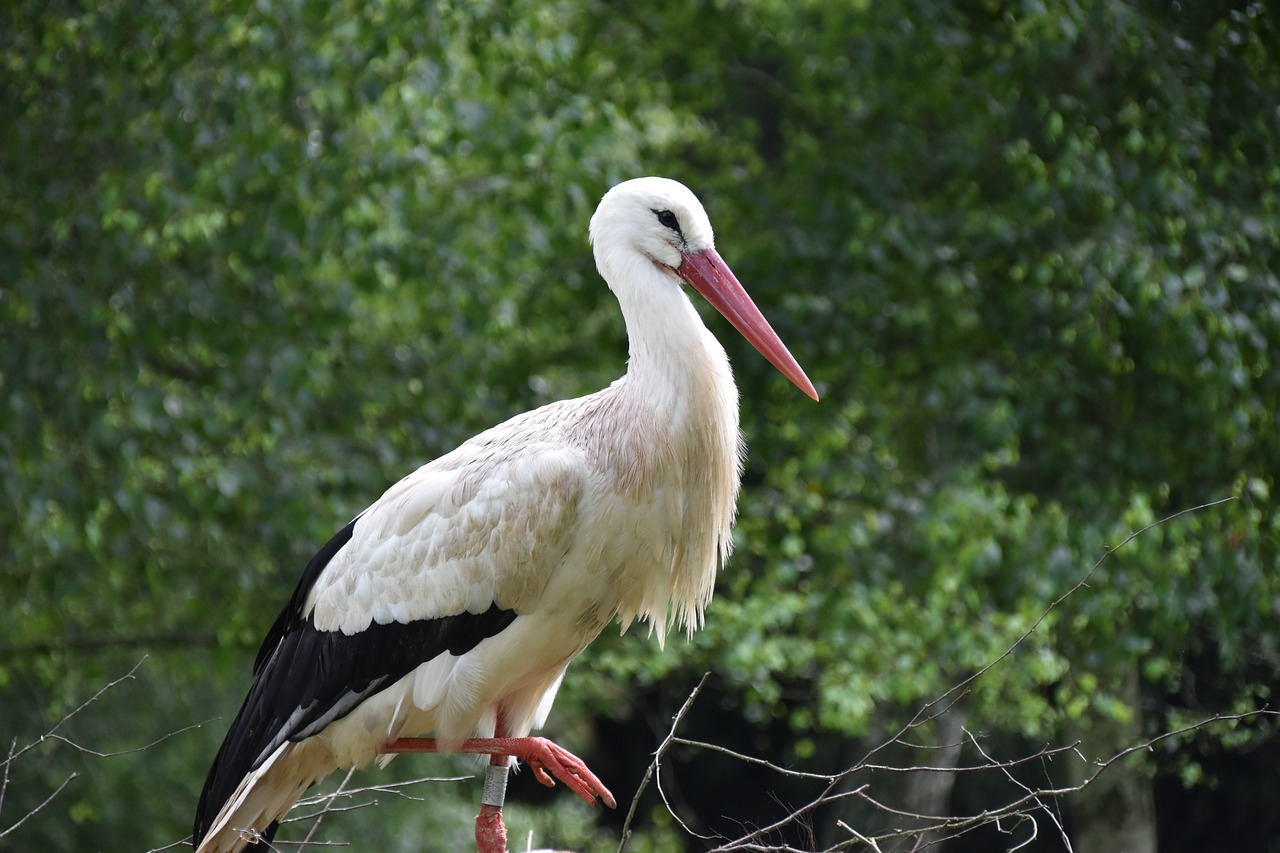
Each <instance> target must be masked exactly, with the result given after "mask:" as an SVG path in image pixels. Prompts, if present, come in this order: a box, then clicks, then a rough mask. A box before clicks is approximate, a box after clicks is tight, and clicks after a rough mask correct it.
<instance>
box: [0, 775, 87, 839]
mask: <svg viewBox="0 0 1280 853" xmlns="http://www.w3.org/2000/svg"><path fill="white" fill-rule="evenodd" d="M79 777H80V774H79V773H72V774H71V775H70V776H68V777H67V778H66V779H65V780H63V782H62V784H61V785H59V786H58V787H57V788H56V789H55V790H54V792H53V793H52V794H50V795H49V796H47V797H45V798H44V802H42V803H40V805H38V806H36V807H35V808H34V809H32V810H31V811H29V812H27V813H26V814H24V815H23V816H22V817H20V818H18V822H17V823H15V824H14V825H13V826H11V827H9V828H8V829H5V830H2V831H0V838H4V837H5V836H6V835H8V834H9V833H11V832H13V831H14V830H15V829H17V828H18V827H20V826H22V825H23V824H24V823H26V822H27V821H28V820H30V819H31V818H33V817H35V816H36V815H37V814H39V813H40V812H41V810H43V809H44V807H45V806H47V805H49V803H51V802H53V800H54V798H55V797H57V796H58V795H59V794H61V793H62V791H63V789H64V788H66V787H67V786H68V785H70V784H71V782H72V781H73V780H75V779H78V778H79Z"/></svg>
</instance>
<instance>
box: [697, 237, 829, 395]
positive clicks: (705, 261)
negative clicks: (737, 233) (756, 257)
mask: <svg viewBox="0 0 1280 853" xmlns="http://www.w3.org/2000/svg"><path fill="white" fill-rule="evenodd" d="M676 273H677V274H678V275H679V276H680V277H681V278H683V279H684V280H685V281H687V282H689V284H690V285H691V286H692V287H693V289H694V290H696V291H698V292H699V293H701V294H702V295H703V297H704V298H705V299H706V300H707V301H708V302H710V303H711V304H712V306H713V307H714V308H715V309H716V310H717V311H719V312H720V313H721V314H723V315H724V318H725V319H726V320H728V321H729V322H730V323H732V324H733V327H734V328H735V329H737V330H738V331H739V332H741V333H742V336H743V337H744V338H746V339H747V340H748V341H750V342H751V345H752V346H753V347H755V348H756V349H758V350H759V351H760V354H761V355H763V356H764V357H765V358H767V359H769V363H770V364H772V365H773V366H774V367H776V368H778V370H779V371H780V372H781V373H782V375H783V376H785V377H787V378H788V379H790V380H791V382H792V384H794V385H795V386H796V387H797V388H799V389H800V390H801V391H803V392H804V393H806V394H808V395H809V396H810V397H812V398H813V399H814V400H817V399H818V392H817V391H815V390H814V388H813V383H812V382H810V381H809V377H807V376H805V375H804V371H803V370H801V369H800V365H799V364H798V363H797V362H796V360H795V358H794V357H793V356H792V355H791V353H790V352H788V351H787V347H786V345H785V344H783V343H782V340H781V339H780V338H779V337H778V334H777V332H775V331H774V330H773V327H772V326H770V325H769V321H768V320H766V319H765V318H764V315H763V314H761V313H760V309H759V308H757V307H756V304H755V303H754V302H752V301H751V297H750V296H748V295H747V292H746V291H745V290H743V289H742V285H741V284H739V283H738V279H737V278H736V277H735V276H734V274H733V271H732V270H730V269H729V267H728V265H727V264H725V262H724V261H723V260H722V259H721V258H720V254H719V253H718V252H716V250H715V249H703V250H702V251H699V252H689V253H687V254H685V255H684V260H682V261H681V262H680V266H679V268H677V269H676Z"/></svg>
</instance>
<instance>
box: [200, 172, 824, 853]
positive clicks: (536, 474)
mask: <svg viewBox="0 0 1280 853" xmlns="http://www.w3.org/2000/svg"><path fill="white" fill-rule="evenodd" d="M590 237H591V242H592V244H593V246H594V251H595V260H596V267H597V269H599V271H600V275H601V276H602V277H603V278H604V280H605V281H606V282H607V283H608V285H609V287H610V288H611V289H612V290H613V292H614V294H615V295H616V296H617V298H618V302H619V304H620V305H621V307H622V313H623V316H624V317H625V319H626V326H627V334H628V336H629V339H630V358H629V360H628V363H627V372H626V375H625V376H623V377H622V378H621V379H619V380H617V381H616V382H614V383H613V384H612V385H610V386H609V387H608V388H606V389H604V390H603V391H599V392H597V393H595V394H591V395H588V396H586V397H581V398H578V399H574V400H562V401H560V402H556V403H551V404H550V405H547V406H543V407H542V408H540V409H536V410H534V411H531V412H526V413H524V414H522V415H519V416H517V417H514V418H512V419H511V420H509V421H507V422H506V423H504V424H501V425H499V426H496V427H494V428H492V429H490V430H487V431H486V432H483V433H481V434H480V435H477V436H476V437H475V438H473V439H471V440H470V441H467V442H466V443H464V444H463V445H461V446H460V447H458V448H457V449H456V450H454V451H453V452H452V453H449V454H446V455H445V456H442V457H440V458H438V459H436V460H435V461H433V462H431V463H429V464H427V465H424V466H423V467H421V468H419V469H418V470H417V471H415V472H413V473H412V474H410V475H409V476H407V477H405V478H404V479H403V480H401V481H400V482H398V483H396V484H395V485H394V486H392V487H391V488H389V489H388V490H387V491H386V493H385V494H383V495H382V497H380V498H379V499H378V500H377V501H376V502H375V503H374V504H373V505H372V506H370V507H369V508H368V509H366V510H365V511H364V512H362V513H360V515H358V516H357V517H356V518H355V519H354V520H353V521H352V522H351V523H350V524H348V525H347V526H346V527H344V528H343V529H342V530H341V531H340V532H339V533H338V534H337V535H336V536H334V537H333V538H332V539H331V540H329V542H328V544H326V545H325V546H324V547H323V548H321V549H320V551H319V553H318V554H316V556H315V557H314V558H313V559H312V560H311V562H310V563H309V564H308V565H307V567H306V569H305V570H304V571H303V573H302V579H301V580H300V581H299V583H298V587H297V589H296V590H295V591H294V593H293V597H292V598H290V600H289V602H288V603H287V604H286V605H285V607H284V610H283V611H282V612H281V613H280V616H279V617H278V618H277V619H276V621H275V624H274V625H273V626H272V627H271V630H270V631H269V632H268V633H267V636H266V639H265V640H264V642H263V644H262V648H261V650H260V651H259V652H258V656H257V660H256V661H255V663H254V681H253V685H252V687H251V688H250V690H249V695H248V696H247V697H246V698H245V701H244V705H243V706H242V707H241V709H240V712H239V714H237V715H236V718H235V722H234V723H232V725H231V729H230V731H229V732H228V733H227V736H226V740H225V741H224V742H223V744H222V748H221V749H220V750H219V751H218V755H217V757H216V758H215V759H214V762H213V766H212V768H211V769H210V770H209V776H208V779H207V780H206V782H205V786H204V791H203V793H202V794H201V797H200V804H199V807H198V810H197V812H196V819H195V832H194V836H193V844H194V846H195V847H196V848H197V850H198V853H218V852H219V851H237V850H243V849H246V848H250V847H256V844H257V843H262V844H263V847H261V848H256V849H264V848H265V843H266V842H269V841H270V840H271V838H272V836H273V835H274V833H275V830H276V827H277V824H278V822H279V821H280V819H281V818H283V817H284V816H285V814H286V813H287V812H288V811H289V809H290V808H291V807H292V806H293V804H294V803H295V802H296V801H297V800H298V798H299V797H300V796H301V795H302V793H303V792H304V791H305V790H306V789H307V787H308V786H310V785H312V784H313V783H315V782H316V781H317V780H319V779H321V778H323V777H325V776H327V775H328V774H330V773H332V772H333V771H335V770H337V769H339V768H345V767H351V766H353V765H355V766H363V765H367V764H369V763H370V762H372V761H373V760H374V759H375V758H377V757H378V756H379V755H380V754H382V755H387V754H391V753H395V752H405V751H440V752H445V751H462V752H474V753H482V754H488V755H490V756H491V759H490V766H489V768H488V774H489V775H488V778H487V779H486V785H485V796H484V799H483V804H482V806H481V813H480V816H479V817H477V820H476V837H477V841H478V843H479V845H480V847H481V849H482V850H486V851H487V850H502V849H504V848H505V830H503V828H502V821H501V811H500V808H501V804H502V801H501V798H502V793H503V791H504V790H505V778H506V777H505V774H506V770H507V767H508V766H509V764H510V763H512V762H513V761H514V760H515V759H516V758H522V759H524V760H525V761H526V762H528V763H529V764H530V765H531V766H532V768H533V771H534V774H535V776H536V777H537V778H538V780H539V781H540V782H542V783H543V784H547V785H553V784H554V782H553V781H552V780H551V778H550V776H549V775H548V772H549V773H550V774H551V775H554V776H555V777H556V778H559V779H560V780H561V781H563V782H564V783H565V784H566V785H567V786H568V787H569V788H571V789H572V790H574V791H575V792H577V793H578V794H579V795H580V796H582V797H583V798H584V799H586V800H587V801H588V802H591V803H594V802H595V799H596V797H597V796H599V797H600V798H602V799H603V800H604V801H605V802H606V803H607V804H609V805H610V806H612V805H614V801H613V797H612V795H610V794H609V792H608V790H607V789H606V788H605V787H604V785H602V784H601V783H600V781H599V780H598V779H596V777H595V776H594V775H592V774H591V772H590V771H589V770H588V769H587V768H586V766H585V765H584V764H583V763H582V762H581V761H580V760H579V759H577V758H576V757H574V756H573V755H572V754H570V753H569V752H567V751H565V750H563V749H561V748H560V747H558V746H556V745H555V744H552V743H551V742H550V741H547V740H545V739H543V738H531V737H528V734H529V732H530V730H531V729H533V728H535V727H540V726H541V725H542V724H543V722H544V720H545V719H546V717H547V714H548V712H549V711H550V709H551V703H552V700H553V699H554V698H555V695H556V690H557V689H558V688H559V686H560V681H561V679H562V678H563V677H564V673H565V669H566V667H568V665H569V662H570V661H572V660H573V659H574V658H575V657H577V655H578V653H580V652H581V651H582V650H583V649H584V648H586V646H587V644H588V643H590V642H591V641H592V640H593V639H594V638H595V637H596V636H597V635H598V634H599V633H600V630H601V629H602V628H604V626H605V625H607V624H608V623H609V622H610V621H611V620H613V619H615V618H616V619H618V620H619V622H620V623H621V625H622V629H623V630H626V628H627V626H628V625H630V624H631V622H632V621H634V620H636V619H643V620H646V621H648V623H649V625H650V630H652V631H656V632H657V634H658V642H659V643H660V644H661V643H662V642H663V639H664V637H665V634H666V631H667V629H668V628H669V627H671V625H673V624H674V623H676V622H679V623H680V624H681V625H682V626H684V627H685V628H686V629H687V630H688V631H689V632H692V631H693V630H694V629H695V628H697V627H700V626H701V624H702V613H703V608H704V607H705V606H706V604H707V602H708V601H709V600H710V598H711V592H712V585H713V582H714V580H715V574H716V569H717V566H718V565H719V564H720V563H722V562H723V561H724V560H725V559H726V558H727V557H728V555H729V551H730V548H731V539H730V526H731V524H732V522H733V517H734V512H735V505H736V501H737V494H738V485H739V477H740V471H741V462H742V456H743V451H744V447H743V443H742V439H741V436H740V434H739V431H738V392H737V388H736V386H735V385H734V382H733V375H732V373H731V372H730V370H729V360H728V358H727V357H726V356H725V351H724V349H723V348H722V347H721V346H720V344H719V343H718V342H717V341H716V339H715V337H713V336H712V334H711V333H710V332H709V331H707V329H706V327H705V326H703V324H702V320H701V319H700V318H699V316H698V314H697V312H696V311H695V310H694V307H693V305H692V303H690V301H689V299H688V297H687V296H686V295H685V292H684V290H683V289H682V288H681V283H682V281H683V282H687V283H688V284H690V285H692V286H693V288H694V289H695V290H697V291H698V292H699V293H701V294H702V295H703V296H704V297H706V299H707V300H708V301H709V302H710V303H711V304H712V305H713V306H715V308H716V309H717V310H718V311H720V313H721V314H723V315H724V316H725V317H726V318H727V319H728V320H729V322H731V323H732V324H733V325H734V326H735V327H736V328H737V329H738V331H739V332H741V333H742V334H743V335H744V336H745V337H746V338H747V340H748V341H750V342H751V343H752V345H754V346H755V347H756V349H758V350H759V351H760V352H761V353H762V354H763V355H764V356H765V357H766V358H767V359H769V361H770V362H772V363H773V364H774V366H775V367H777V368H778V370H780V371H781V372H782V373H783V374H784V375H785V376H786V377H787V378H788V379H790V380H791V381H792V382H793V383H794V384H795V385H796V386H797V387H799V388H800V389H801V390H803V391H804V392H805V393H806V394H808V395H809V396H810V397H812V398H813V399H815V400H816V399H818V396H817V392H816V391H815V390H814V388H813V385H812V383H810V382H809V380H808V378H807V377H806V376H805V375H804V371H803V370H801V369H800V366H799V365H798V364H797V363H796V361H795V359H794V358H792V356H791V354H790V353H789V352H788V351H787V349H786V347H785V346H784V345H783V344H782V342H781V341H780V340H779V339H778V336H777V335H776V334H775V333H774V332H773V330H772V329H771V328H770V326H769V323H768V322H767V321H766V320H765V319H764V317H763V316H762V315H761V314H760V312H759V311H758V310H757V309H756V307H755V305H754V304H753V303H752V302H751V299H750V297H748V296H747V294H746V292H745V291H744V290H743V289H742V286H741V285H740V284H739V283H738V281H737V279H736V278H735V277H734V275H733V273H732V272H731V271H730V270H729V268H728V267H727V266H726V265H725V263H724V261H722V260H721V259H720V255H719V254H718V253H717V252H716V250H715V245H714V241H713V237H712V232H711V224H710V222H708V220H707V215H706V213H705V212H704V211H703V209H702V205H701V204H700V203H699V202H698V199H697V198H696V197H695V196H694V195H693V193H691V192H690V191H689V190H688V189H687V188H685V187H684V186H683V185H682V184H679V183H677V182H675V181H671V180H667V179H665V178H653V177H650V178H638V179H635V180H631V181H626V182H624V183H622V184H619V185H618V186H616V187H614V188H613V189H611V190H610V191H609V192H608V193H606V194H605V196H604V198H603V199H602V200H601V202H600V206H599V208H597V210H596V212H595V215H594V216H593V217H592V219H591V228H590ZM426 733H433V734H434V735H435V738H433V739H430V740H426V739H417V738H413V737H411V736H415V735H422V734H426Z"/></svg>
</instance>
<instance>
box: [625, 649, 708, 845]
mask: <svg viewBox="0 0 1280 853" xmlns="http://www.w3.org/2000/svg"><path fill="white" fill-rule="evenodd" d="M710 677H711V673H709V672H704V673H703V674H702V680H701V681H699V682H698V685H697V686H696V687H694V688H693V692H692V693H690V694H689V698H687V699H685V700H684V704H683V705H681V706H680V710H679V711H677V712H676V715H675V718H674V719H672V721H671V729H670V731H668V732H667V736H666V738H664V739H663V741H662V743H661V744H660V745H659V746H658V749H657V751H656V752H654V754H653V760H652V761H650V762H649V766H648V768H646V769H645V771H644V778H643V779H641V780H640V787H639V788H637V789H636V795H635V796H634V797H632V798H631V808H629V809H628V810H627V819H626V820H625V821H623V822H622V838H621V840H620V841H619V842H618V853H623V851H624V850H625V849H626V847H627V842H628V841H629V840H630V839H631V821H632V820H634V819H635V816H636V809H637V808H639V806H640V797H641V795H642V794H644V790H645V788H647V787H648V786H649V780H650V779H651V778H653V774H654V772H655V771H656V770H657V769H658V766H659V765H660V764H661V763H662V759H663V756H665V755H666V754H667V750H668V749H669V748H670V747H671V744H672V743H673V742H674V740H675V736H676V728H678V727H679V725H680V721H681V720H683V719H684V716H685V714H687V713H689V709H690V708H692V707H693V703H694V700H696V699H697V698H698V694H700V693H701V692H702V687H703V685H705V684H706V683H707V679H708V678H710ZM677 820H678V818H677ZM682 825H683V824H682Z"/></svg>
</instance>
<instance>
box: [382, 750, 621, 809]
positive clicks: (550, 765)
mask: <svg viewBox="0 0 1280 853" xmlns="http://www.w3.org/2000/svg"><path fill="white" fill-rule="evenodd" d="M382 751H383V752H384V753H404V752H440V751H441V750H440V749H439V746H438V744H437V741H436V739H435V738H420V737H402V738H398V739H396V740H391V741H387V742H386V743H384V744H383V745H382ZM450 751H452V752H467V753H476V754H480V755H492V756H493V757H494V758H495V759H497V758H499V757H502V758H505V757H506V756H509V755H514V756H515V757H516V758H519V759H521V760H522V761H524V762H525V763H526V764H528V765H529V767H530V768H532V769H533V775H534V777H535V778H536V779H537V780H538V781H539V782H541V783H542V784H543V785H546V786H547V787H552V786H554V785H555V781H554V780H553V779H552V778H551V777H552V776H554V777H555V778H556V779H559V780H560V781H561V782H563V783H564V784H565V785H566V786H567V787H568V788H569V789H570V790H571V791H573V792H574V793H575V794H577V795H578V796H579V797H582V799H584V800H586V801H587V802H588V803H590V804H591V805H593V806H594V805H595V804H596V797H599V798H600V799H601V800H603V801H604V804H605V805H606V806H608V807H609V808H611V809H612V808H616V807H617V805H618V803H617V801H616V800H614V798H613V794H611V793H609V789H608V788H606V787H605V786H604V783H603V782H601V781H600V780H599V779H597V778H596V776H595V774H594V773H592V772H591V771H590V770H589V769H588V768H587V765H586V764H585V763H584V762H583V761H582V759H580V758H578V757H577V756H576V755H574V754H573V753H572V752H569V750H567V749H564V748H563V747H560V746H557V745H556V744H554V743H552V742H551V741H549V740H547V739H546V738H543V737H491V738H467V739H466V740H464V741H463V742H462V743H461V744H460V745H458V746H457V747H455V748H454V749H452V750H450Z"/></svg>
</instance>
